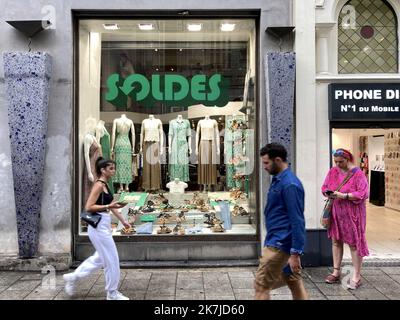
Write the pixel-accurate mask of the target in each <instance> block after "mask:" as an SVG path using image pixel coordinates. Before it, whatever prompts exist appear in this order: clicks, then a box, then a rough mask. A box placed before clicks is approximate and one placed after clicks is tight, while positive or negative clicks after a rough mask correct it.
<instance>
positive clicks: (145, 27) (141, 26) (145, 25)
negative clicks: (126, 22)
mask: <svg viewBox="0 0 400 320" xmlns="http://www.w3.org/2000/svg"><path fill="white" fill-rule="evenodd" d="M138 26H139V29H140V30H143V31H149V30H154V25H153V24H152V23H139V24H138Z"/></svg>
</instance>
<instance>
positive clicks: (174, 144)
mask: <svg viewBox="0 0 400 320" xmlns="http://www.w3.org/2000/svg"><path fill="white" fill-rule="evenodd" d="M191 142H192V138H191V130H190V122H189V120H186V119H183V117H182V115H178V117H177V118H176V119H174V120H171V121H170V122H169V132H168V145H169V148H168V150H169V178H170V180H171V181H172V180H174V179H175V178H178V179H179V180H180V181H189V180H190V179H189V155H191V154H192V149H191Z"/></svg>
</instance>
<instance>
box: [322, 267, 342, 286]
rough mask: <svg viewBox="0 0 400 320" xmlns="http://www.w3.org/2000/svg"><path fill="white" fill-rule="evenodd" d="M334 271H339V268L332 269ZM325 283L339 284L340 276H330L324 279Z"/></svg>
mask: <svg viewBox="0 0 400 320" xmlns="http://www.w3.org/2000/svg"><path fill="white" fill-rule="evenodd" d="M333 269H334V270H339V271H340V268H333ZM325 282H326V283H330V284H332V283H339V282H340V274H339V275H338V276H335V275H334V274H330V275H328V276H327V277H326V278H325Z"/></svg>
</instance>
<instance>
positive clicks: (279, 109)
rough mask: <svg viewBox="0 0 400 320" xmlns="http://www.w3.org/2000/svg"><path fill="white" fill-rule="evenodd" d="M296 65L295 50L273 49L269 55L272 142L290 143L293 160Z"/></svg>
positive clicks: (266, 67) (268, 103)
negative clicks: (282, 50) (278, 50)
mask: <svg viewBox="0 0 400 320" xmlns="http://www.w3.org/2000/svg"><path fill="white" fill-rule="evenodd" d="M295 66H296V60H295V54H294V53H293V52H286V53H283V52H269V53H267V55H266V58H265V78H266V96H267V97H266V98H267V99H266V107H267V115H268V118H269V119H267V123H268V128H269V130H268V131H269V132H268V142H278V143H281V144H282V145H284V146H285V147H286V149H287V150H288V160H289V164H290V163H291V162H292V161H293V159H292V154H293V150H294V145H293V137H294V93H295V91H294V84H295V73H296V70H295V69H296V68H295Z"/></svg>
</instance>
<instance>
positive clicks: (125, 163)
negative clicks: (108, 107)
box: [111, 114, 135, 192]
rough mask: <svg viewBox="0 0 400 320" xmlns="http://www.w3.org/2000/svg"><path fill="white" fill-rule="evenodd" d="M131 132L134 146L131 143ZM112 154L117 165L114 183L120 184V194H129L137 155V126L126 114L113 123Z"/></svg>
mask: <svg viewBox="0 0 400 320" xmlns="http://www.w3.org/2000/svg"><path fill="white" fill-rule="evenodd" d="M129 131H130V132H131V139H132V144H131V142H130V141H129ZM111 153H112V154H113V155H114V160H115V163H116V172H115V176H114V178H113V182H116V183H119V184H120V187H119V190H118V192H122V191H124V190H125V191H127V192H129V184H130V183H131V182H132V154H134V153H135V126H134V125H133V121H132V120H130V119H128V118H127V117H126V115H125V114H122V115H121V117H120V118H117V119H114V121H113V129H112V136H111Z"/></svg>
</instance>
